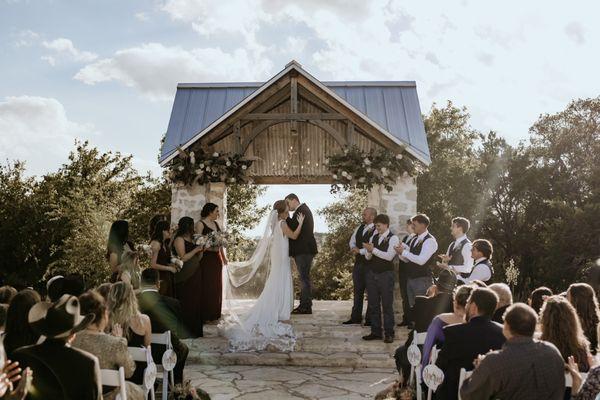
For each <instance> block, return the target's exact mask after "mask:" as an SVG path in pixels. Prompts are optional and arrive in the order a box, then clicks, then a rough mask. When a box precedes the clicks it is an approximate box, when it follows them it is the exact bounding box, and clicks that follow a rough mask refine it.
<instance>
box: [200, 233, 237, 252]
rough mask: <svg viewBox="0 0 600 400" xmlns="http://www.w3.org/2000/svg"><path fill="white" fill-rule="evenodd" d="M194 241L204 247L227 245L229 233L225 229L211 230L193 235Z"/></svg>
mask: <svg viewBox="0 0 600 400" xmlns="http://www.w3.org/2000/svg"><path fill="white" fill-rule="evenodd" d="M194 243H195V244H196V245H197V246H202V247H204V248H206V249H210V248H212V247H227V244H228V243H229V233H227V232H225V231H218V232H211V233H209V234H208V235H194Z"/></svg>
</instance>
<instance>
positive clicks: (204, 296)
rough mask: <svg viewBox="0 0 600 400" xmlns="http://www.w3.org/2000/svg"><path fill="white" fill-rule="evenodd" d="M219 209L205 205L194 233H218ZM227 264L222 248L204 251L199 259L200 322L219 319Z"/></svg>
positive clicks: (212, 205)
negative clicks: (224, 271)
mask: <svg viewBox="0 0 600 400" xmlns="http://www.w3.org/2000/svg"><path fill="white" fill-rule="evenodd" d="M219 213H220V211H219V207H218V206H217V205H216V204H213V203H206V204H205V205H204V207H202V212H201V213H200V217H202V220H200V221H198V225H197V226H196V231H197V232H200V233H201V234H202V235H208V234H210V233H212V232H220V231H221V228H220V227H219V224H218V223H217V219H219V217H220V214H219ZM224 264H227V257H226V256H225V252H224V250H223V247H213V248H209V249H206V250H205V251H204V253H203V255H202V258H201V259H200V271H201V273H202V280H201V286H200V288H197V289H196V290H197V292H199V293H198V294H197V295H199V296H200V298H199V299H198V300H199V302H200V304H201V309H200V311H201V315H202V321H215V320H218V319H219V318H221V303H222V300H223V299H222V297H223V265H224Z"/></svg>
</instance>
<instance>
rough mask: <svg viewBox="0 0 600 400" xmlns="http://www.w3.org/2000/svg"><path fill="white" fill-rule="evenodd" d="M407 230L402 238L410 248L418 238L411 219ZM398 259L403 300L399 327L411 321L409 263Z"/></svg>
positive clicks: (408, 221)
mask: <svg viewBox="0 0 600 400" xmlns="http://www.w3.org/2000/svg"><path fill="white" fill-rule="evenodd" d="M405 229H406V236H404V237H403V238H402V243H404V244H405V245H407V246H408V247H410V244H411V242H412V240H413V239H414V238H415V237H416V235H415V231H414V228H413V223H412V221H411V220H410V218H409V219H408V220H407V221H406V228H405ZM400 247H401V246H399V248H398V249H396V250H399V251H400V252H401V251H402V248H400ZM398 258H399V260H400V265H399V268H398V286H400V299H401V300H402V321H400V323H399V324H398V326H407V325H408V324H409V323H410V321H411V317H410V305H409V303H408V292H407V289H406V283H407V281H408V272H407V268H408V263H409V261H408V260H407V259H406V258H404V257H402V256H399V257H398Z"/></svg>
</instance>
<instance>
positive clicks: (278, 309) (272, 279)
mask: <svg viewBox="0 0 600 400" xmlns="http://www.w3.org/2000/svg"><path fill="white" fill-rule="evenodd" d="M283 223H285V221H283V220H279V219H278V217H277V213H276V212H272V213H271V215H270V216H269V222H268V227H267V230H268V231H270V232H265V234H264V235H263V238H262V239H261V241H260V242H259V244H258V246H257V249H256V250H255V252H254V254H253V256H252V258H251V259H250V261H247V262H241V263H230V265H228V266H227V269H228V271H227V274H226V278H225V280H226V282H225V283H226V285H231V284H232V283H233V284H234V286H237V287H239V286H241V285H243V284H245V283H247V282H248V281H249V280H250V278H251V277H253V276H254V273H255V272H256V269H258V266H259V265H260V264H261V263H263V262H264V261H265V260H266V257H268V260H267V261H268V266H269V272H268V278H267V280H266V283H265V286H264V289H263V291H262V292H261V294H260V296H259V297H258V299H257V300H256V302H255V303H254V305H253V306H252V308H250V309H249V310H248V311H247V312H246V313H244V314H242V315H239V316H238V315H237V314H236V313H235V312H234V310H233V309H231V310H229V315H227V316H226V317H225V318H223V320H222V321H221V322H220V323H219V325H218V331H219V334H220V335H222V336H224V337H226V338H227V339H229V348H230V350H231V351H248V350H264V349H266V348H267V347H270V346H271V347H275V348H277V349H278V350H280V351H292V350H293V349H294V345H295V343H296V337H295V335H294V331H293V329H292V326H291V325H290V324H288V323H285V322H282V321H288V320H289V319H290V313H291V311H292V308H293V305H294V290H293V282H292V271H291V265H290V257H289V240H288V238H287V237H286V236H284V235H283V230H282V226H281V224H283ZM265 247H267V248H265ZM248 268H252V269H253V270H251V272H247V271H246V272H242V273H243V274H245V276H244V277H243V278H242V279H240V278H239V274H238V277H237V279H236V278H234V277H233V275H235V274H236V273H237V272H239V271H244V269H248ZM236 281H237V282H236ZM236 283H238V284H236ZM226 302H227V301H226Z"/></svg>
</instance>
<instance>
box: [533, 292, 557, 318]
mask: <svg viewBox="0 0 600 400" xmlns="http://www.w3.org/2000/svg"><path fill="white" fill-rule="evenodd" d="M552 294H553V293H552V290H550V289H549V288H547V287H546V286H541V287H539V288H537V289H534V290H533V292H531V295H530V296H529V298H528V299H527V304H529V306H530V307H531V308H533V310H534V311H535V312H536V313H538V315H539V313H540V310H541V309H542V306H543V305H544V301H546V297H550V296H552Z"/></svg>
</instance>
